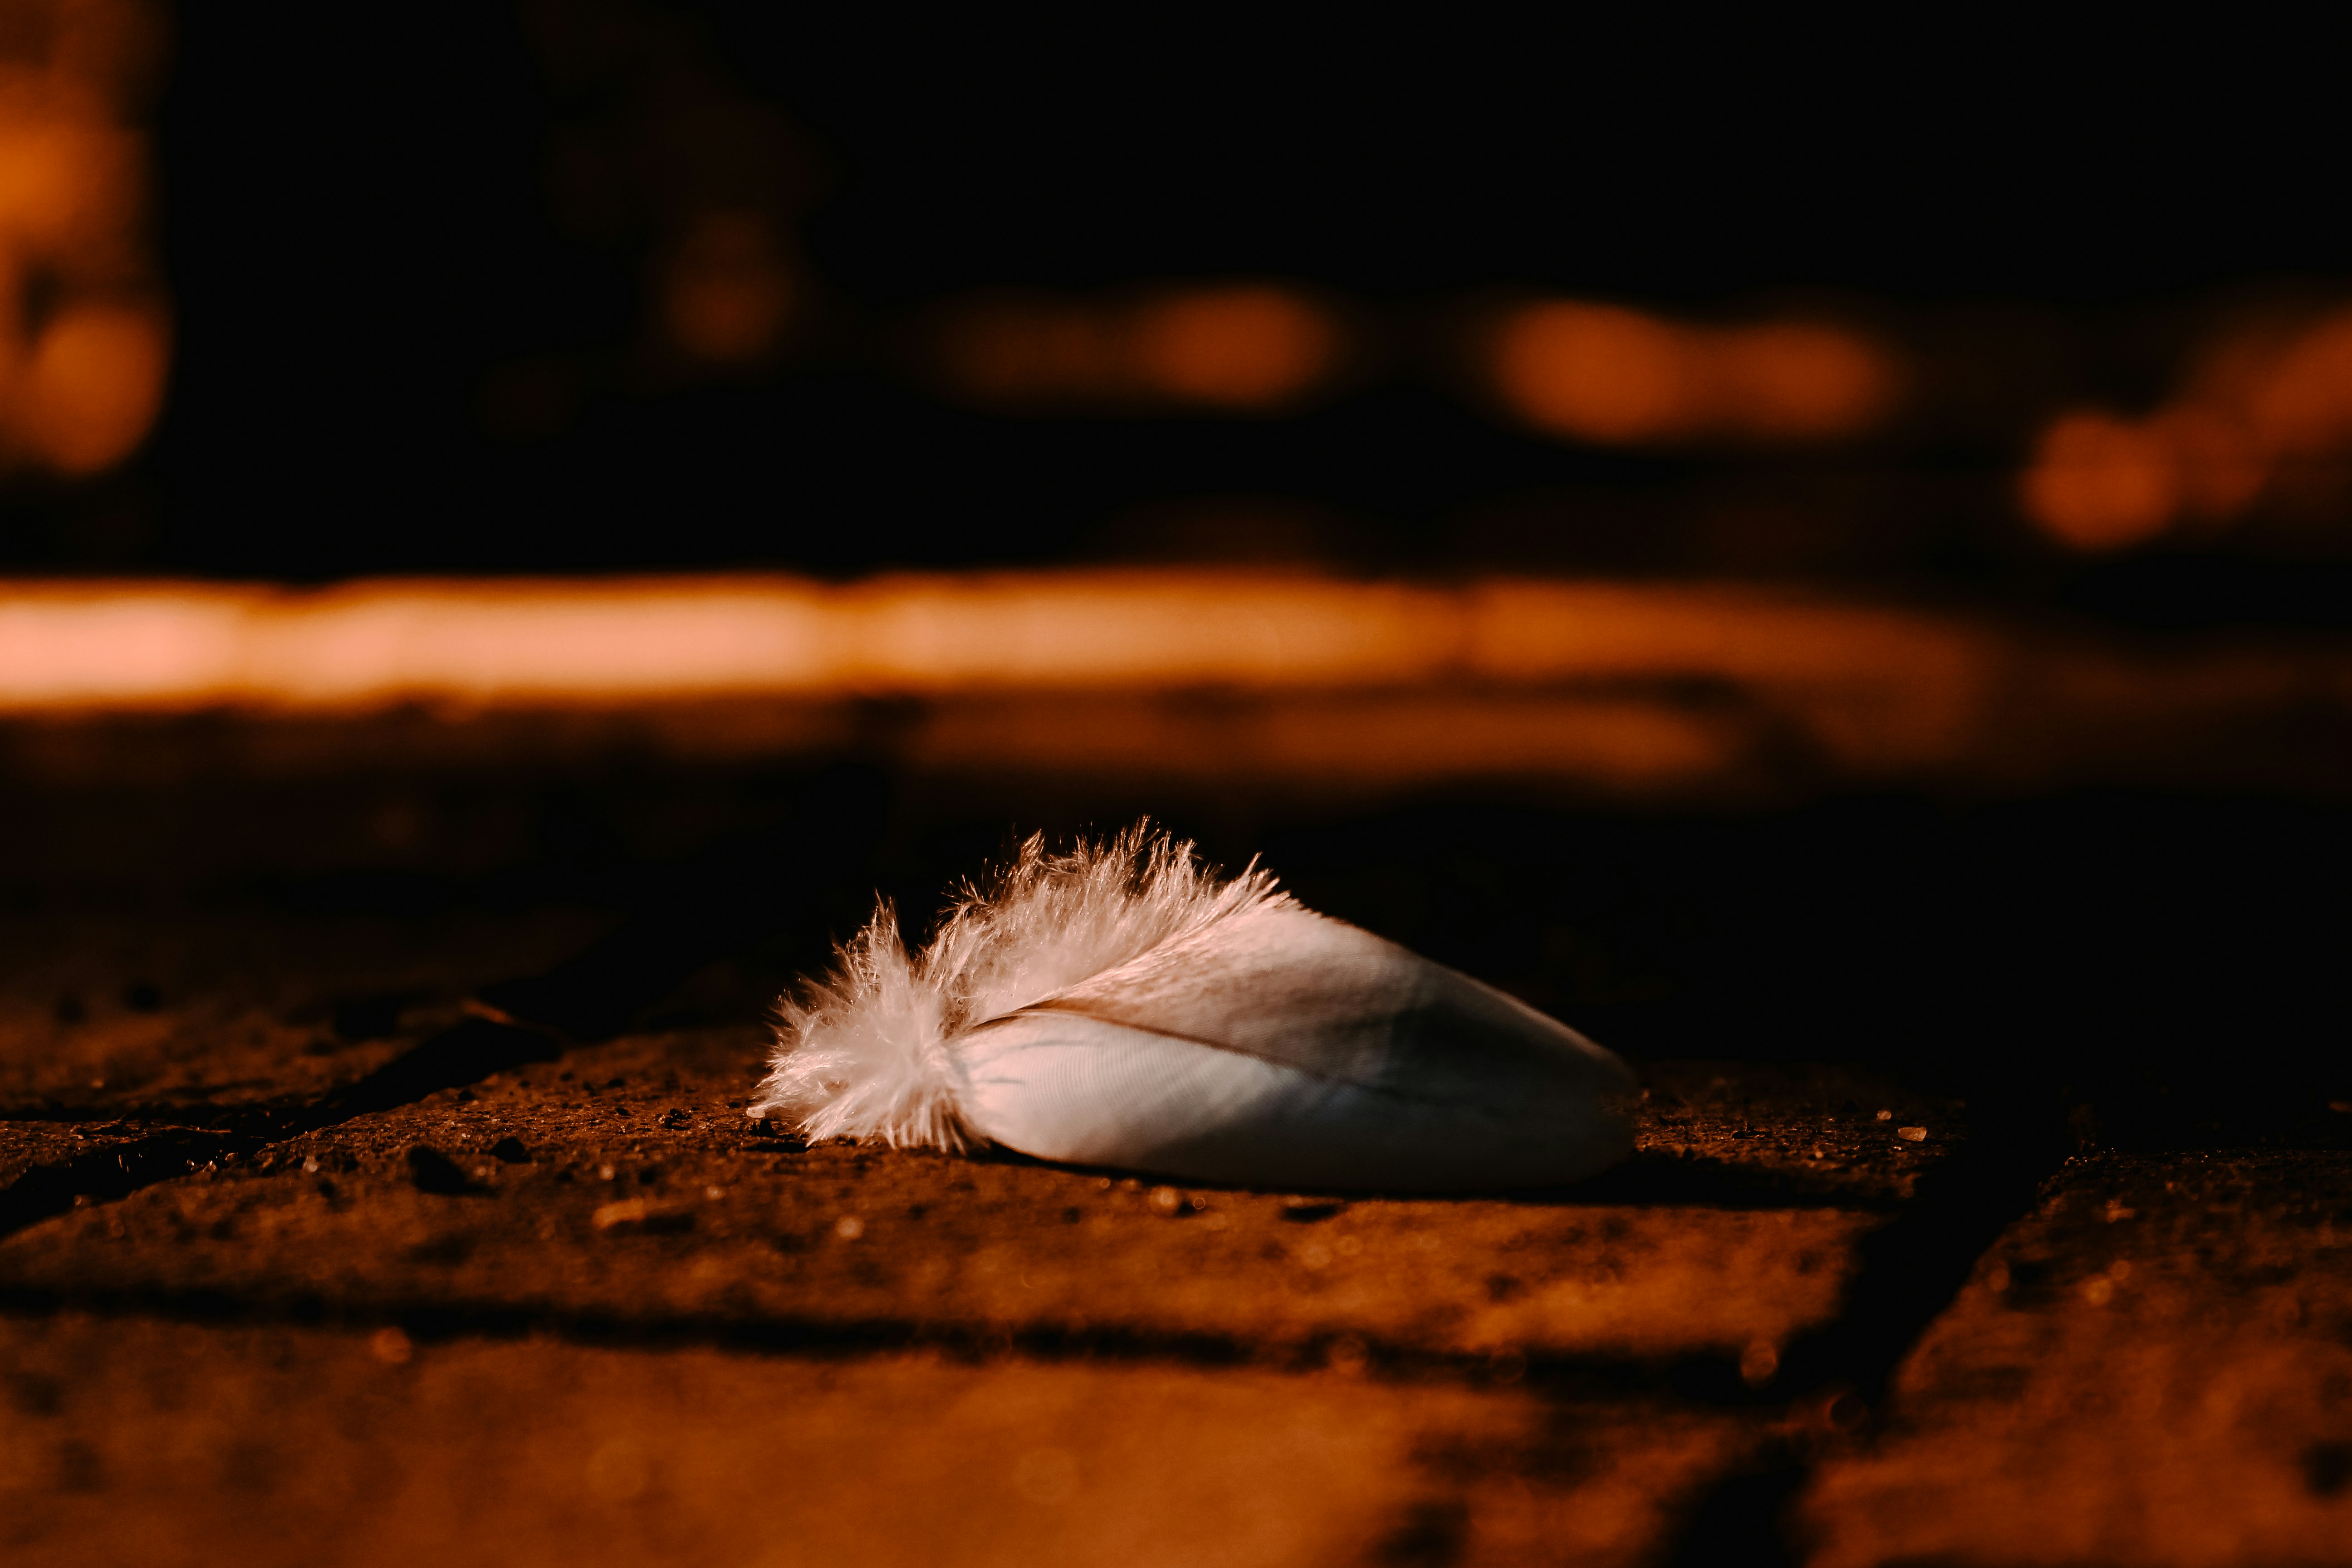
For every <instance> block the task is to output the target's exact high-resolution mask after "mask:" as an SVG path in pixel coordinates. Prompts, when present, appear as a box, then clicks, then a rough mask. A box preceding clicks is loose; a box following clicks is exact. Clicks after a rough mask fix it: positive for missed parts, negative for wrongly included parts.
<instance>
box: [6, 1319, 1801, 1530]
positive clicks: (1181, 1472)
mask: <svg viewBox="0 0 2352 1568" xmlns="http://www.w3.org/2000/svg"><path fill="white" fill-rule="evenodd" d="M1761 1430H1762V1429H1761V1424H1760V1423H1759V1421H1758V1419H1757V1418H1756V1417H1754V1416H1752V1415H1724V1414H1717V1413H1709V1412H1706V1411H1704V1410H1699V1409H1694V1408H1690V1407H1687V1406H1681V1405H1661V1404H1656V1403H1642V1402H1635V1401H1630V1400H1621V1401H1618V1402H1616V1403H1613V1404H1612V1405H1606V1406H1596V1405H1587V1404H1579V1403H1574V1402H1570V1403H1555V1402H1550V1401H1548V1400H1546V1399H1544V1398H1543V1397H1541V1396H1539V1395H1538V1394H1533V1393H1530V1392H1528V1390H1526V1389H1525V1388H1524V1387H1517V1386H1510V1385H1503V1386H1493V1385H1489V1386H1484V1387H1475V1386H1462V1385H1454V1384H1430V1383H1415V1382H1404V1383H1398V1382H1383V1381H1381V1380H1378V1379H1373V1378H1367V1377H1363V1376H1360V1375H1354V1374H1351V1373H1349V1372H1346V1371H1339V1372H1324V1373H1313V1374H1307V1375H1287V1376H1286V1375H1282V1374H1278V1373H1269V1372H1263V1371H1252V1370H1246V1369H1235V1368H1226V1369H1219V1370H1214V1371H1209V1370H1202V1369H1197V1368H1192V1367H1188V1366H1183V1365H1172V1364H1153V1363H1141V1364H1137V1363H1076V1364H1068V1363H1064V1364H1056V1363H1037V1362H1031V1361H1022V1360H996V1361H987V1362H981V1363H967V1362H959V1361H955V1360H950V1359H943V1358H940V1357H938V1356H932V1355H921V1354H916V1355H896V1354H893V1355H880V1356H871V1357H864V1358H859V1359H856V1360H851V1361H835V1360H810V1359H800V1358H789V1357H761V1356H749V1355H740V1354H728V1353H723V1352H715V1351H709V1350H697V1349H671V1350H668V1351H666V1352H644V1351H632V1350H614V1349H601V1348H593V1347H583V1346H579V1345H574V1344H566V1343H560V1342H548V1341H511V1340H509V1341H498V1340H474V1339H468V1340H457V1341H453V1342H439V1343H436V1342H412V1341H410V1340H409V1339H408V1338H407V1337H406V1336H404V1335H403V1334H402V1333H400V1332H399V1331H394V1330H383V1331H376V1332H373V1333H364V1332H355V1333H343V1332H333V1331H318V1330H305V1329H297V1328H288V1327H262V1326H224V1327H203V1326H189V1325H184V1324H173V1323H163V1322H157V1321H142V1320H92V1319H78V1318H72V1317H65V1318H56V1319H49V1320H46V1321H28V1320H9V1319H0V1553H5V1554H6V1555H8V1556H9V1557H10V1558H11V1560H12V1561H25V1562H33V1561H38V1562H41V1563H54V1564H58V1565H60V1568H64V1565H68V1564H78V1563H90V1564H115V1563H142V1564H147V1565H150V1568H175V1565H178V1564H191V1565H194V1564H211V1563H222V1562H232V1561H233V1562H236V1563H248V1564H253V1565H255V1568H267V1565H269V1564H278V1563H284V1564H289V1565H292V1564H305V1565H309V1564H354V1565H360V1564H379V1563H380V1564H406V1563H417V1562H446V1563H467V1564H471V1563H570V1564H583V1565H588V1564H598V1563H655V1562H659V1563H706V1564H738V1563H740V1564H760V1563H832V1562H856V1563H872V1564H894V1563H921V1564H927V1565H928V1564H961V1563H972V1564H985V1563H1004V1564H1030V1563H1131V1564H1138V1565H1148V1564H1155V1563H1167V1564H1171V1565H1177V1564H1181V1565H1191V1564H1196V1563H1230V1564H1235V1565H1254V1564H1266V1565H1276V1564H1298V1565H1300V1568H1323V1565H1327V1564H1348V1563H1391V1564H1393V1563H1457V1564H1488V1563H1492V1564H1506V1563H1529V1562H1561V1563H1591V1564H1599V1565H1606V1564H1613V1563H1641V1562H1646V1561H1651V1560H1654V1557H1655V1556H1656V1554H1657V1552H1659V1550H1660V1549H1661V1547H1662V1546H1663V1545H1664V1544H1665V1543H1666V1542H1668V1541H1669V1540H1670V1539H1671V1536H1672V1534H1673V1531H1674V1530H1675V1521H1676V1517H1677V1515H1678V1513H1679V1511H1680V1510H1683V1509H1684V1508H1685V1507H1686V1506H1687V1504H1688V1501H1689V1500H1690V1499H1691V1497H1692V1496H1693V1495H1694V1494H1695V1493H1696V1491H1698V1490H1699V1489H1702V1488H1703V1487H1704V1486H1705V1485H1706V1483H1707V1482H1708V1481H1710V1480H1711V1479H1713V1478H1714V1477H1716V1476H1717V1475H1718V1474H1720V1473H1721V1472H1722V1471H1723V1470H1724V1469H1725V1468H1727V1467H1729V1466H1733V1465H1736V1464H1738V1463H1739V1462H1740V1461H1741V1460H1742V1458H1743V1457H1744V1456H1745V1455H1746V1454H1748V1452H1749V1451H1751V1450H1752V1449H1753V1447H1755V1445H1756V1443H1757V1441H1758V1439H1759V1436H1760V1435H1761Z"/></svg>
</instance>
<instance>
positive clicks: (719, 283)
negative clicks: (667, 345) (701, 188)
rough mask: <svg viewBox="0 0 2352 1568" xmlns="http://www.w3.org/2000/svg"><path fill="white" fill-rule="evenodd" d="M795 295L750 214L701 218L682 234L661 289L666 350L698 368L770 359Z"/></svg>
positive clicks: (762, 226)
mask: <svg viewBox="0 0 2352 1568" xmlns="http://www.w3.org/2000/svg"><path fill="white" fill-rule="evenodd" d="M798 297H799V288H798V285H797V281H796V279H794V278H793V269H792V268H791V266H790V265H789V264H788V263H787V261H786V260H785V258H784V256H783V251H782V246H781V245H780V244H779V243H778V239H777V236H776V233H775V229H774V226H773V225H772V224H771V223H770V222H769V221H768V220H767V219H765V218H763V217H761V216H758V215H756V214H751V213H736V212H716V213H709V214H705V215H704V216H701V217H699V218H698V219H696V220H695V221H694V222H693V223H692V224H691V225H689V226H688V228H687V231H686V234H685V236H684V237H683V238H681V239H680V240H679V242H678V244H677V248H676V251H675V253H674V254H673V255H672V256H671V257H670V258H669V259H668V264H667V268H665V270H664V274H663V277H662V279H661V286H660V317H661V322H662V326H663V329H664V331H665V332H666V334H667V337H668V340H669V342H671V344H672V345H673V346H675V347H677V348H678V349H681V350H683V351H684V352H685V353H688V354H689V355H691V356H692V357H694V358H696V359H699V360H707V361H709V362H711V363H717V364H746V363H753V362H756V361H758V360H761V359H763V358H765V357H766V356H767V355H769V354H770V353H773V352H774V351H775V349H776V348H777V347H778V345H779V344H780V343H782V341H783V337H784V333H785V331H786V329H787V328H788V327H789V326H790V325H791V322H792V319H793V308H794V306H795V304H796V303H797V301H798Z"/></svg>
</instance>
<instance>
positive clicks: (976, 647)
mask: <svg viewBox="0 0 2352 1568" xmlns="http://www.w3.org/2000/svg"><path fill="white" fill-rule="evenodd" d="M1980 662H1981V650H1980V649H1979V647H1978V642H1977V639H1976V638H1975V637H1973V635H1972V634H1969V633H1967V632H1964V631H1959V630H1955V629H1953V628H1951V627H1949V626H1944V625H1942V624H1941V623H1937V622H1934V621H1931V620H1924V619H1921V618H1919V617H1916V616H1900V615H1896V614H1894V613H1892V612H1885V611H1874V610H1871V609H1867V608H1860V607H1854V606H1846V605H1835V604H1830V603H1822V602H1811V601H1807V600H1804V599H1801V598H1797V597H1791V596H1787V595H1773V594H1769V593H1762V592H1757V591H1750V590H1743V589H1732V588H1706V587H1679V588H1673V587H1668V588H1660V587H1634V586H1629V585H1622V584H1538V583H1509V582H1501V583H1491V584H1478V585H1471V586H1466V587H1460V588H1454V587H1440V586H1414V585H1405V584H1359V583H1346V582H1333V581H1325V580H1320V579H1311V578H1286V577H1281V576H1255V575H1247V574H1218V573H1188V572H1168V573H1146V572H1137V573H1070V574H1036V575H1002V576H980V577H955V578H950V577H905V578H894V579H880V580H877V581H875V582H871V583H866V584H851V585H847V586H840V587H830V586H825V585H822V584H814V583H807V582H802V581H798V580H794V579H789V578H700V579H697V578H681V579H645V580H636V581H613V582H580V583H552V582H498V581H479V582H463V583H425V582H381V583H362V584H351V585H348V586H343V587H337V588H329V589H322V590H319V591H315V592H301V591H292V590H280V589H273V588H260V587H239V586H225V585H224V586H215V585H205V584H134V585H113V584H107V585H51V584H38V583H27V584H16V585H14V586H11V587H9V588H6V589H5V590H0V710H16V711H26V710H56V709H90V708H95V709H113V710H187V709H195V708H204V707H215V706H249V707H258V708H275V709H289V710H367V709H374V708H382V707H385V706H389V705H395V704H401V703H410V702H425V703H454V704H458V705H476V706H479V705H493V704H517V705H532V704H559V705H560V704H572V703H585V704H599V703H609V702H628V701H636V700H667V699H695V698H707V697H713V696H730V695H764V694H772V695H778V696H859V695H875V696H885V695H894V694H902V695H912V696H931V695H942V694H955V693H965V692H989V691H999V692H1003V691H1038V690H1062V691H1087V690H1094V691H1105V690H1183V689H1233V690H1244V691H1249V690H1258V691H1265V690H1349V689H1395V688H1400V687H1412V686H1421V685H1427V684H1430V683H1433V682H1441V681H1457V680H1471V681H1494V682H1503V683H1507V684H1512V685H1528V684H1542V683H1547V682H1555V681H1560V680H1602V681H1622V680H1626V679H1680V678H1688V677H1694V676H1716V677H1719V678H1735V679H1758V680H1765V681H1769V682H1780V683H1794V684H1798V685H1815V686H1820V685H1829V686H1835V685H1839V684H1841V683H1843V684H1856V683H1859V684H1862V685H1867V686H1885V685H1887V684H1888V683H1889V682H1894V683H1896V684H1899V685H1901V686H1903V687H1905V688H1906V689H1909V690H1911V691H1912V692H1913V693H1914V695H1915V697H1916V692H1917V690H1918V689H1920V688H1922V687H1925V686H1935V687H1943V688H1953V687H1956V686H1960V685H1965V684H1966V682H1967V681H1968V679H1969V675H1970V671H1971V670H1972V669H1973V668H1976V666H1977V665H1979V663H1980Z"/></svg>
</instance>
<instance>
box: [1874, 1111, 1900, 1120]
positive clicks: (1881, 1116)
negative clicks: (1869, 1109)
mask: <svg viewBox="0 0 2352 1568" xmlns="http://www.w3.org/2000/svg"><path fill="white" fill-rule="evenodd" d="M1871 1120H1872V1121H1894V1120H1895V1112H1893V1111H1891V1110H1882V1111H1880V1112H1879V1113H1878V1114H1877V1115H1876V1116H1874V1117H1872V1118H1871Z"/></svg>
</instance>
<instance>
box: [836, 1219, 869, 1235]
mask: <svg viewBox="0 0 2352 1568" xmlns="http://www.w3.org/2000/svg"><path fill="white" fill-rule="evenodd" d="M833 1234H834V1235H835V1236H837V1237H841V1239H842V1240H844V1241H856V1239H857V1238H858V1237H861V1236H864V1235H865V1234H866V1222H865V1221H864V1220H862V1219H859V1218H858V1217H857V1216H856V1215H854V1214H845V1215H842V1216H841V1217H840V1218H839V1219H837V1220H835V1221H834V1222H833Z"/></svg>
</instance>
